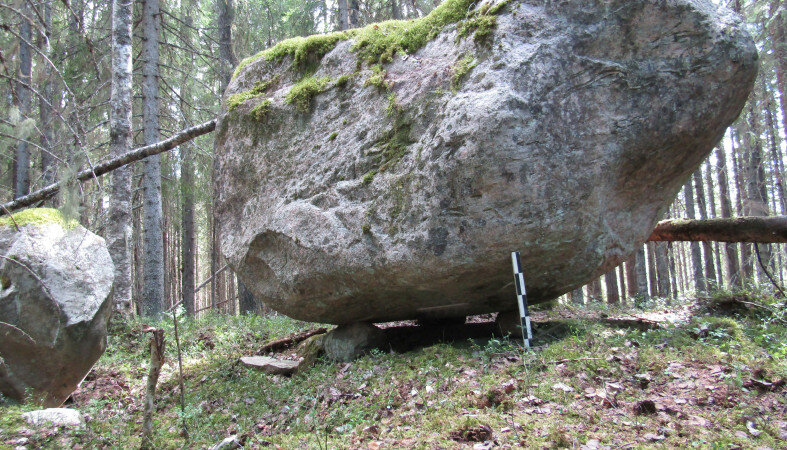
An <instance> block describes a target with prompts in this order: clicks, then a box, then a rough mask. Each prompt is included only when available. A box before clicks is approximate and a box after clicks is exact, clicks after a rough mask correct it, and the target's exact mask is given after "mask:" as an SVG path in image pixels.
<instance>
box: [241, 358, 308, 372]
mask: <svg viewBox="0 0 787 450" xmlns="http://www.w3.org/2000/svg"><path fill="white" fill-rule="evenodd" d="M240 362H241V363H243V364H244V365H245V366H247V367H251V368H254V369H259V370H262V371H263V372H265V373H269V374H271V375H292V374H293V373H295V370H297V369H298V365H299V362H298V361H291V360H287V359H276V358H270V357H268V356H244V357H242V358H241V359H240Z"/></svg>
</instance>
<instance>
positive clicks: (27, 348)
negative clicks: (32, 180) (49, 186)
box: [0, 208, 115, 407]
mask: <svg viewBox="0 0 787 450" xmlns="http://www.w3.org/2000/svg"><path fill="white" fill-rule="evenodd" d="M114 279H115V266H114V265H113V264H112V259H111V258H110V256H109V251H108V249H107V245H106V243H105V242H104V239H102V238H101V237H99V236H97V235H95V234H93V233H91V232H90V231H88V230H86V229H85V228H83V227H81V226H80V225H79V224H78V223H76V222H74V221H69V220H66V219H65V218H64V217H63V216H62V215H61V214H60V212H58V211H57V210H55V209H49V208H40V209H28V210H25V211H22V212H21V213H18V214H14V215H13V216H12V217H3V218H0V393H2V394H3V395H5V396H6V397H9V398H12V399H14V400H16V401H19V402H23V401H27V400H31V401H36V402H40V404H41V405H42V406H45V407H57V406H60V405H62V404H63V402H64V401H65V400H66V399H67V398H68V396H69V395H71V393H72V392H74V390H75V389H76V388H77V386H78V385H79V383H80V382H81V381H82V379H83V378H85V375H87V373H88V372H89V371H90V369H91V368H92V367H93V364H95V362H96V361H97V360H98V358H99V357H100V356H101V354H102V353H104V349H105V348H106V339H107V322H108V320H109V315H110V313H111V312H112V300H111V298H110V294H111V292H112V283H113V281H114Z"/></svg>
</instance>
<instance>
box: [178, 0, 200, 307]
mask: <svg viewBox="0 0 787 450" xmlns="http://www.w3.org/2000/svg"><path fill="white" fill-rule="evenodd" d="M193 10H194V0H188V1H184V2H183V3H181V14H182V15H183V20H184V26H183V27H182V33H183V38H184V39H185V41H186V44H187V45H188V46H189V47H190V46H191V45H192V44H193V41H192V35H191V28H192V25H193V22H194V19H193V18H192V12H193ZM187 61H188V69H189V70H185V71H184V72H183V79H182V81H181V85H182V90H183V98H184V99H185V98H190V97H191V95H190V93H191V84H190V82H189V80H188V74H189V73H191V72H192V70H193V67H194V56H193V55H189V57H188V59H187ZM180 108H181V110H182V111H183V116H184V117H185V118H186V119H187V120H188V118H189V116H190V115H189V114H187V108H188V105H186V104H185V102H184V101H181V105H180ZM180 154H181V158H182V163H181V169H180V170H181V173H180V196H181V199H182V201H183V205H182V211H181V226H180V228H181V233H182V236H181V244H180V245H181V247H180V249H181V264H182V266H181V267H182V269H181V270H182V275H181V292H182V296H183V307H184V308H185V309H186V316H187V317H191V318H194V317H195V316H196V314H195V311H196V303H195V292H194V287H195V286H196V281H197V269H196V261H195V259H194V256H195V255H194V253H195V242H196V241H195V239H194V189H195V186H194V154H193V152H192V150H191V145H190V144H184V145H181V146H180Z"/></svg>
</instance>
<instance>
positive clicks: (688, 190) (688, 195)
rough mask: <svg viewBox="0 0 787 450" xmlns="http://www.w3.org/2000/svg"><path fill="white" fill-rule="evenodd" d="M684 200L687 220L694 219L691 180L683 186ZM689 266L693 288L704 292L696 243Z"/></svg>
mask: <svg viewBox="0 0 787 450" xmlns="http://www.w3.org/2000/svg"><path fill="white" fill-rule="evenodd" d="M684 199H685V201H686V215H687V216H689V219H695V218H696V217H697V216H696V213H695V211H694V187H693V186H692V182H691V179H689V181H687V182H686V185H685V186H684ZM690 248H691V265H692V268H693V269H694V286H695V288H696V290H697V292H706V291H707V290H708V285H707V283H706V282H705V274H704V273H703V271H702V253H701V252H700V246H699V244H697V243H696V242H692V243H691V246H690Z"/></svg>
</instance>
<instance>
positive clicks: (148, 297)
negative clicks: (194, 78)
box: [140, 0, 164, 317]
mask: <svg viewBox="0 0 787 450" xmlns="http://www.w3.org/2000/svg"><path fill="white" fill-rule="evenodd" d="M159 16H160V11H159V1H158V0H144V5H143V7H142V26H143V36H144V49H143V58H144V65H143V67H142V76H143V79H142V121H143V134H144V138H145V145H152V144H155V143H156V142H158V140H159V104H158V92H159V86H158V83H159V70H158V65H159V44H158V42H159ZM143 188H144V199H143V203H142V225H143V227H144V228H143V230H144V236H143V245H144V247H143V248H144V254H143V263H142V273H143V282H144V285H143V288H142V298H141V299H140V301H141V303H142V316H143V317H157V316H158V315H159V314H161V312H162V311H163V310H164V227H163V211H162V205H161V155H153V156H150V157H148V158H145V161H144V172H143Z"/></svg>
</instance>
